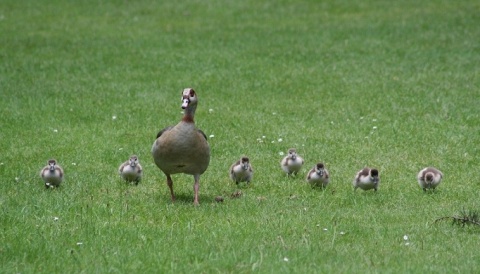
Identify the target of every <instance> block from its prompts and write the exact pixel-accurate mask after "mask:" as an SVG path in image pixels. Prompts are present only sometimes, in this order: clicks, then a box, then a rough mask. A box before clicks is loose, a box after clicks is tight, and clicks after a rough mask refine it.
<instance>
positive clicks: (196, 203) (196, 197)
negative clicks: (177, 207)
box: [193, 174, 200, 205]
mask: <svg viewBox="0 0 480 274" xmlns="http://www.w3.org/2000/svg"><path fill="white" fill-rule="evenodd" d="M193 178H194V179H195V184H194V185H193V191H194V192H195V198H194V199H193V204H194V205H199V204H200V203H199V202H198V190H199V189H200V175H199V174H195V175H193Z"/></svg>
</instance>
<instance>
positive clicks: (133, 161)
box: [128, 155, 138, 167]
mask: <svg viewBox="0 0 480 274" xmlns="http://www.w3.org/2000/svg"><path fill="white" fill-rule="evenodd" d="M128 164H129V165H130V166H131V167H136V166H137V165H138V157H137V156H136V155H132V156H131V157H130V159H128Z"/></svg>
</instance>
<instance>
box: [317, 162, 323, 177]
mask: <svg viewBox="0 0 480 274" xmlns="http://www.w3.org/2000/svg"><path fill="white" fill-rule="evenodd" d="M324 168H325V166H324V165H323V163H318V164H317V165H316V166H315V172H316V173H317V174H318V176H320V177H322V176H323V173H324V172H325V169H324Z"/></svg>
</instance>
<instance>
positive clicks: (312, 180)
mask: <svg viewBox="0 0 480 274" xmlns="http://www.w3.org/2000/svg"><path fill="white" fill-rule="evenodd" d="M329 181H330V174H329V173H328V170H327V169H326V168H325V166H324V164H323V163H317V164H316V165H315V166H314V167H313V168H312V169H311V170H310V171H309V172H308V175H307V182H308V183H309V184H310V185H311V186H312V187H322V188H325V187H327V185H328V183H329Z"/></svg>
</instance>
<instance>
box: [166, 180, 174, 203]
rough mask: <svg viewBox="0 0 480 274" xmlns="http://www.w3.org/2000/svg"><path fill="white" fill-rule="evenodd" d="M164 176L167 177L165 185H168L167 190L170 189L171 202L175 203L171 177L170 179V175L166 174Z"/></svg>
mask: <svg viewBox="0 0 480 274" xmlns="http://www.w3.org/2000/svg"><path fill="white" fill-rule="evenodd" d="M166 175H167V185H168V188H170V195H171V196H172V202H175V194H173V181H172V177H170V174H166Z"/></svg>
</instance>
